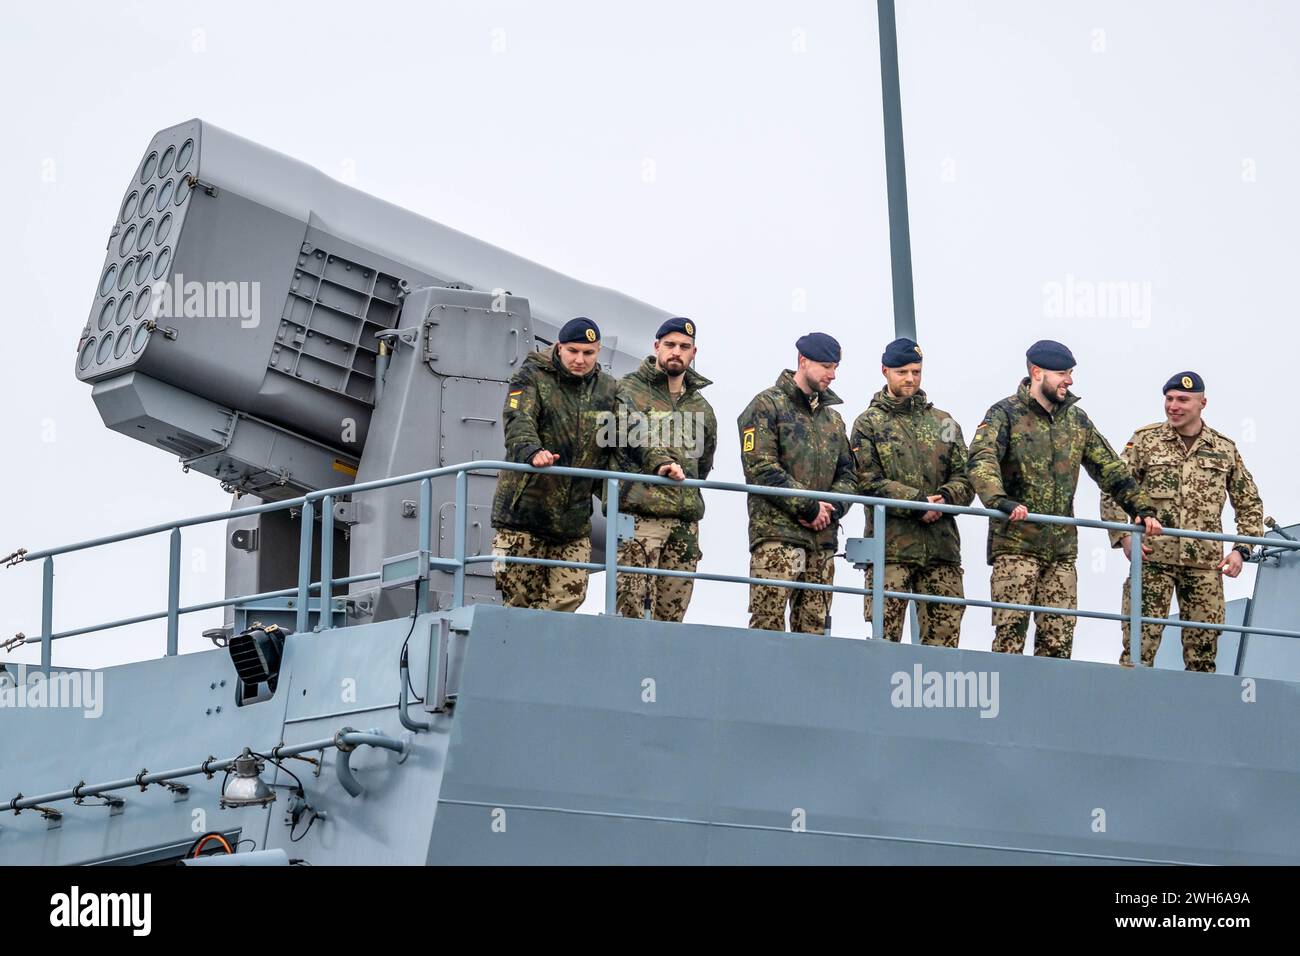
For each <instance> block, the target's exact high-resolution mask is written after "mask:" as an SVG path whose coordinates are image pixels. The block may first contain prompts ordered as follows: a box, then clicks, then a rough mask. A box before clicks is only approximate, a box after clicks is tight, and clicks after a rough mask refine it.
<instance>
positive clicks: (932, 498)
mask: <svg viewBox="0 0 1300 956" xmlns="http://www.w3.org/2000/svg"><path fill="white" fill-rule="evenodd" d="M925 500H926V501H928V502H930V504H932V505H941V504H945V502H944V497H943V495H926V496H925ZM942 517H943V512H942V511H927V512H925V514H923V515H921V521H923V522H924V523H925V524H933V523H934V522H936V521H938V520H939V519H940V518H942Z"/></svg>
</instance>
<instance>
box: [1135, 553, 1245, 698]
mask: <svg viewBox="0 0 1300 956" xmlns="http://www.w3.org/2000/svg"><path fill="white" fill-rule="evenodd" d="M1128 589H1129V579H1128V578H1125V579H1124V599H1123V604H1124V607H1123V613H1124V614H1128V613H1129V607H1130V604H1129V597H1128V593H1129V592H1128ZM1175 592H1177V594H1178V616H1179V617H1181V618H1185V619H1186V620H1189V621H1201V622H1203V623H1205V624H1222V623H1223V612H1224V607H1223V577H1222V575H1221V574H1220V573H1219V572H1218V571H1216V570H1213V569H1205V568H1180V567H1176V566H1173V565H1168V564H1152V563H1150V562H1147V563H1145V564H1143V565H1142V616H1143V617H1168V616H1169V602H1170V600H1171V599H1172V598H1173V596H1174V593H1175ZM1120 627H1121V629H1122V630H1123V632H1124V650H1123V652H1122V653H1121V654H1120V656H1119V662H1120V663H1121V664H1128V663H1129V662H1130V660H1131V659H1130V657H1129V635H1128V623H1127V622H1125V623H1124V624H1122V625H1120ZM1164 630H1165V629H1164V627H1162V626H1161V625H1159V624H1143V625H1142V663H1143V664H1145V665H1146V666H1147V667H1150V666H1151V665H1152V664H1153V663H1154V662H1155V659H1156V651H1157V650H1159V648H1160V638H1161V637H1162V636H1163V635H1164ZM1219 634H1220V632H1219V631H1208V630H1204V629H1202V628H1196V627H1185V628H1183V629H1182V635H1183V665H1184V666H1185V667H1186V668H1187V670H1189V671H1204V672H1205V673H1208V674H1213V673H1214V658H1215V656H1216V655H1217V654H1218V652H1219Z"/></svg>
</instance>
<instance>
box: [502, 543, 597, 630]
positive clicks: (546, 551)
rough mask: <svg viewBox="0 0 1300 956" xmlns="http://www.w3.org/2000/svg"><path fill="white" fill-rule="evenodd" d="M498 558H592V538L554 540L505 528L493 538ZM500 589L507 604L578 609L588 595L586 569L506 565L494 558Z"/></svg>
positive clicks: (558, 559) (545, 608)
mask: <svg viewBox="0 0 1300 956" xmlns="http://www.w3.org/2000/svg"><path fill="white" fill-rule="evenodd" d="M492 553H493V554H494V555H495V556H497V557H520V558H550V559H551V560H552V561H590V560H591V539H590V538H569V539H568V540H566V541H553V540H550V539H548V538H542V537H539V536H537V535H533V534H529V533H528V532H527V531H514V530H512V529H510V528H502V529H501V530H499V531H497V533H496V536H495V537H494V538H493V539H492ZM492 571H493V573H494V574H495V575H496V583H497V590H498V591H500V592H501V597H502V598H503V599H504V600H505V603H506V606H507V607H534V608H540V609H541V610H543V611H576V610H577V609H578V607H579V606H580V605H581V604H582V601H583V599H584V598H585V597H586V596H587V575H588V573H589V572H587V571H586V570H585V569H583V568H553V567H547V566H546V565H541V564H507V563H505V562H503V561H493V562H492Z"/></svg>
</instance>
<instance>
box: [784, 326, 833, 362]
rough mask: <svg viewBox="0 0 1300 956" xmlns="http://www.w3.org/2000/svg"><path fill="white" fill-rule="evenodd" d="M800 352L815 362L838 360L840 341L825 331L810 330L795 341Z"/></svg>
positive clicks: (795, 345)
mask: <svg viewBox="0 0 1300 956" xmlns="http://www.w3.org/2000/svg"><path fill="white" fill-rule="evenodd" d="M794 347H795V348H797V349H798V350H799V354H800V355H802V356H803V357H804V358H807V359H812V360H813V361H814V362H838V361H839V360H840V343H839V342H836V341H835V339H833V338H832V337H831V336H829V335H827V334H826V333H825V332H809V333H808V334H807V335H805V336H803V337H802V338H801V339H799V341H797V342H795V343H794Z"/></svg>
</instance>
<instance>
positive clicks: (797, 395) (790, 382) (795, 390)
mask: <svg viewBox="0 0 1300 956" xmlns="http://www.w3.org/2000/svg"><path fill="white" fill-rule="evenodd" d="M776 387H777V388H779V389H781V391H783V392H785V393H786V394H787V395H789V396H790V397H791V398H792V399H794V400H795V401H796V402H798V403H800V405H801V407H803V408H806V409H808V410H809V411H811V410H812V405H811V404H809V402H808V399H809V396H808V395H805V394H804V390H803V389H802V388H800V387H799V386H798V385H796V384H795V383H794V372H793V371H791V370H790V369H788V368H787V369H783V370H782V372H781V374H780V375H778V376H777V377H776ZM840 403H841V399H840V397H839V396H838V395H836V394H835V393H834V392H832V391H831V390H830V389H829V388H828V389H826V391H824V392H822V394H821V397H820V398H818V400H817V407H818V408H824V407H826V406H827V405H839V404H840Z"/></svg>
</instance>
